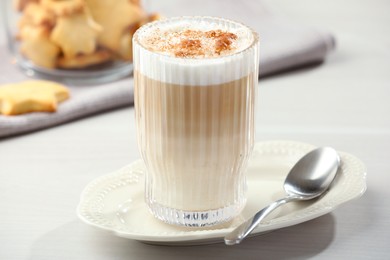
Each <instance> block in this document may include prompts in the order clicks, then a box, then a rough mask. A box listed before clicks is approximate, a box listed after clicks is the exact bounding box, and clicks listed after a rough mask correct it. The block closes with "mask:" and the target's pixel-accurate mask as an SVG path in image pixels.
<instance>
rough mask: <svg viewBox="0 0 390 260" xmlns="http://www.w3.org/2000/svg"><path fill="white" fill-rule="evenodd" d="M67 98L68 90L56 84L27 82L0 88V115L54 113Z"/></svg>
mask: <svg viewBox="0 0 390 260" xmlns="http://www.w3.org/2000/svg"><path fill="white" fill-rule="evenodd" d="M68 98H69V90H68V89H67V88H66V87H65V86H63V85H61V84H58V83H55V82H51V81H45V80H29V81H24V82H21V83H15V84H7V85H3V86H0V114H3V115H19V114H24V113H29V112H55V111H56V110H57V105H58V103H59V102H62V101H64V100H66V99H68Z"/></svg>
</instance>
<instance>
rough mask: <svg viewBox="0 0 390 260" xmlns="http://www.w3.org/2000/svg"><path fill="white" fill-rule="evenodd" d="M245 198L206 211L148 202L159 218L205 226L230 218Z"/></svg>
mask: <svg viewBox="0 0 390 260" xmlns="http://www.w3.org/2000/svg"><path fill="white" fill-rule="evenodd" d="M245 204H246V199H243V200H241V201H240V203H237V204H233V205H230V206H227V207H224V208H219V209H214V210H207V211H186V210H178V209H173V208H168V207H165V206H162V205H160V204H158V203H149V204H148V206H149V210H150V211H151V213H152V214H153V215H154V216H155V217H156V218H158V219H159V220H161V221H163V222H165V223H168V224H171V225H177V226H186V227H207V226H214V225H218V224H222V223H225V222H228V221H229V220H232V219H233V218H234V217H236V216H237V215H238V214H239V213H240V212H241V211H242V209H243V208H244V206H245Z"/></svg>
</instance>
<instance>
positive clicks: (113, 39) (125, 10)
mask: <svg viewBox="0 0 390 260" xmlns="http://www.w3.org/2000/svg"><path fill="white" fill-rule="evenodd" d="M85 2H86V4H87V6H88V7H89V9H90V11H91V14H92V16H93V18H94V19H95V21H96V22H97V23H98V24H100V25H101V26H102V28H103V30H102V31H101V32H100V33H99V35H98V43H99V44H100V45H102V46H104V47H106V48H108V49H110V50H112V51H114V52H115V51H117V50H118V49H119V48H120V45H121V40H122V39H121V38H122V36H123V34H124V32H125V31H126V29H127V28H128V27H129V26H131V25H133V24H135V23H137V22H139V21H140V20H142V19H143V18H144V17H146V15H145V12H144V11H143V9H142V8H141V7H140V6H139V5H137V4H134V3H132V2H131V1H129V0H115V1H112V0H85Z"/></svg>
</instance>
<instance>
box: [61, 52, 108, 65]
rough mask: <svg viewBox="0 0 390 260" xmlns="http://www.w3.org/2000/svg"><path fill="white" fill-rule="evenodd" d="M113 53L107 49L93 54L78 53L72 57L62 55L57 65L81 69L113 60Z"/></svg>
mask: <svg viewBox="0 0 390 260" xmlns="http://www.w3.org/2000/svg"><path fill="white" fill-rule="evenodd" d="M111 58H112V54H111V53H110V52H109V51H107V50H98V51H96V52H94V53H92V54H86V55H78V56H75V57H71V58H66V57H60V58H59V59H58V61H57V67H59V68H62V69H79V68H85V67H88V66H92V65H97V64H101V63H104V62H107V61H109V60H111Z"/></svg>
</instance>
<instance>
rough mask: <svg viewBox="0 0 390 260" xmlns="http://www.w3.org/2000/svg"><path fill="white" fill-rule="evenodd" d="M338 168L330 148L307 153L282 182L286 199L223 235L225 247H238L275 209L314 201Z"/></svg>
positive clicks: (330, 181) (334, 152) (273, 204)
mask: <svg viewBox="0 0 390 260" xmlns="http://www.w3.org/2000/svg"><path fill="white" fill-rule="evenodd" d="M339 165H340V157H339V155H338V154H337V152H336V151H335V150H334V149H333V148H331V147H321V148H317V149H315V150H313V151H311V152H309V153H307V154H306V155H305V156H303V157H302V158H301V159H300V160H299V161H298V162H297V163H296V164H295V165H294V166H293V168H292V169H291V170H290V172H289V173H288V175H287V177H286V179H285V181H284V184H283V187H284V190H285V191H286V193H287V196H286V197H285V198H282V199H280V200H277V201H275V202H273V203H272V204H270V205H269V206H267V207H265V208H263V209H262V210H260V211H259V212H257V213H256V214H255V215H254V216H253V217H252V218H250V219H248V220H246V221H245V222H244V223H242V224H241V225H239V226H238V227H237V228H235V229H234V230H233V231H232V232H231V233H229V234H227V235H226V236H225V244H226V245H235V244H239V243H241V241H242V240H243V239H245V238H246V237H247V236H248V235H249V234H250V233H251V232H252V231H253V230H254V229H255V228H256V226H257V225H258V224H260V223H261V221H262V220H263V219H264V218H265V217H266V216H267V215H268V214H269V213H271V212H272V211H273V210H275V209H276V208H278V207H279V206H281V205H283V204H285V203H288V202H291V201H295V200H310V199H314V198H316V197H318V196H320V195H322V194H324V192H325V191H326V190H327V189H328V188H329V187H330V185H331V184H332V182H333V180H334V179H335V177H336V173H337V170H338V168H339Z"/></svg>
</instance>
